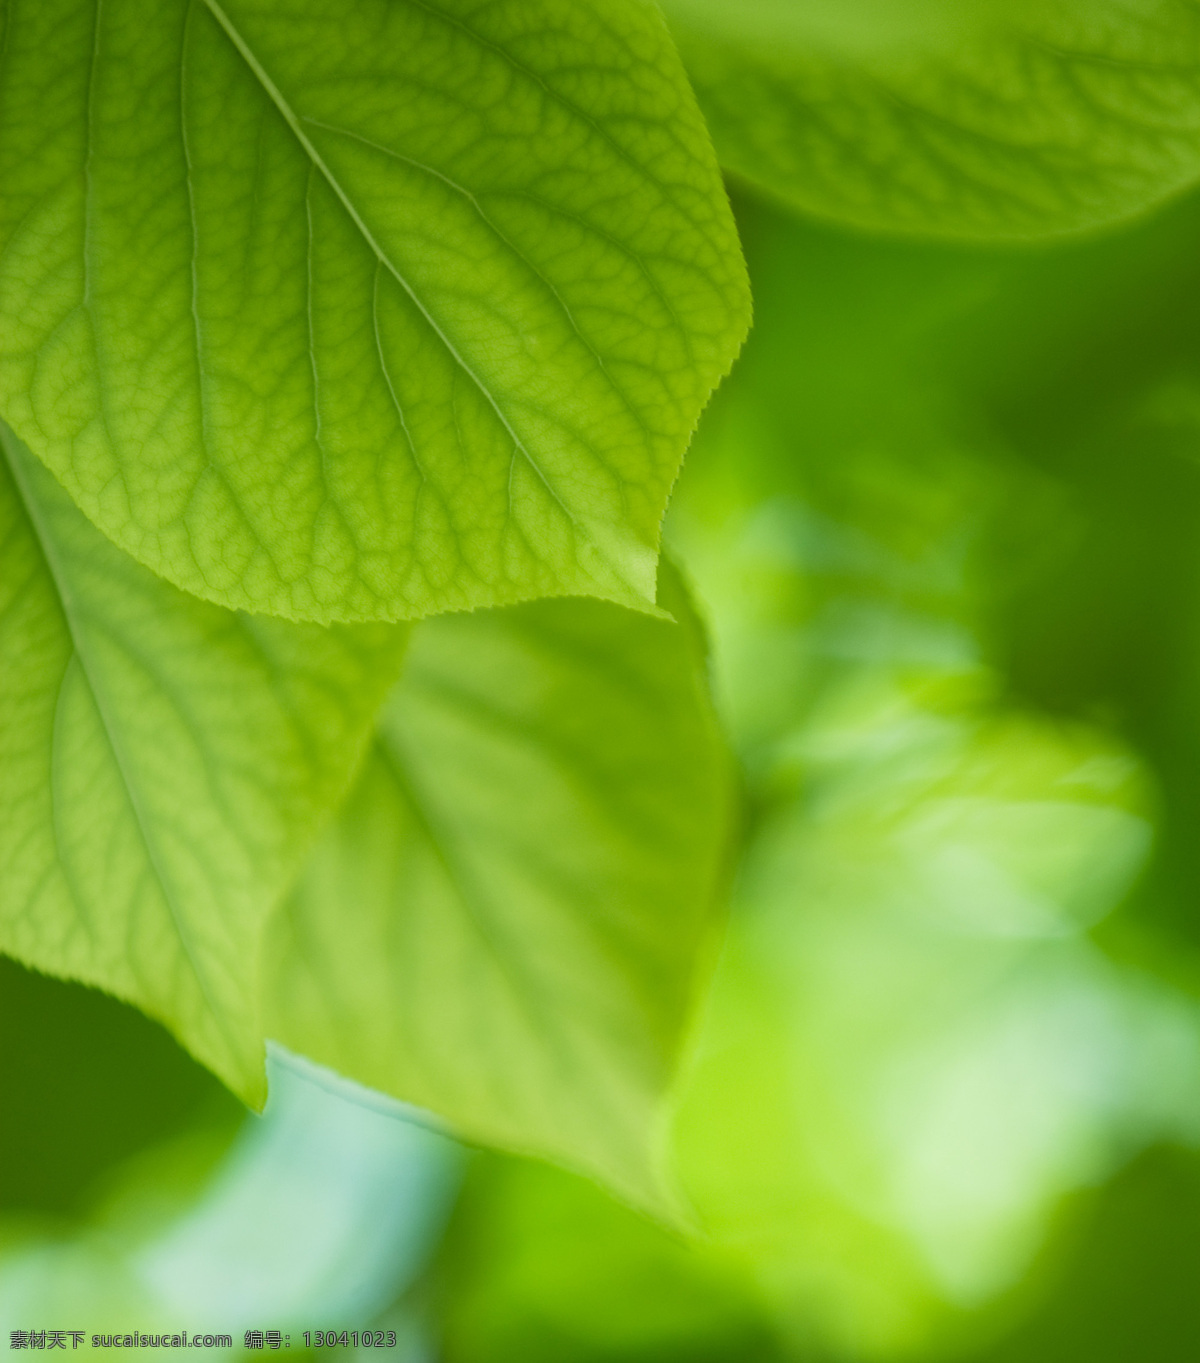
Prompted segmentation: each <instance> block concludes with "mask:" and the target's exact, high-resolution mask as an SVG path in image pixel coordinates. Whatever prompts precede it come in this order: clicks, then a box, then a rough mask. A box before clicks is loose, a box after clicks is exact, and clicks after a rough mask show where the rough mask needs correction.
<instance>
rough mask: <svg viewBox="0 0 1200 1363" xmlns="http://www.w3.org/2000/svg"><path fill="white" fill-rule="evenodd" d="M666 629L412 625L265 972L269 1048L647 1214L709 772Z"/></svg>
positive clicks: (693, 919)
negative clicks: (277, 1045)
mask: <svg viewBox="0 0 1200 1363" xmlns="http://www.w3.org/2000/svg"><path fill="white" fill-rule="evenodd" d="M663 576H664V582H663V586H664V591H663V594H662V595H660V601H661V603H662V604H663V606H664V607H666V608H667V609H669V610H671V611H672V612H673V613H675V614H676V616H677V617H679V618H680V619H681V620H682V621H683V623H682V624H673V623H671V622H669V621H664V620H655V619H652V618H650V617H648V616H645V615H639V614H635V613H633V612H629V611H626V610H622V609H620V608H617V607H614V606H611V605H607V604H604V603H601V602H595V601H591V602H588V601H584V602H565V601H564V602H537V603H533V604H530V605H525V606H520V607H514V608H511V609H508V610H504V611H494V612H488V613H483V614H476V615H463V616H445V617H441V618H439V619H437V620H431V621H426V622H424V623H423V624H421V625H419V626H418V627H417V629H416V631H415V633H414V635H413V642H412V647H411V650H410V653H409V655H408V661H407V664H406V668H405V673H404V677H403V679H402V680H401V682H400V685H399V687H398V688H397V690H396V692H395V693H394V695H393V697H392V700H391V702H390V704H389V706H388V708H387V710H386V711H385V717H384V720H383V724H382V727H381V729H380V732H379V737H378V740H377V742H376V745H375V749H374V751H373V752H372V754H371V757H370V759H369V760H368V762H367V764H366V766H365V768H364V770H363V773H362V776H361V777H360V780H359V784H358V786H357V788H356V790H355V791H354V793H353V794H352V795H351V797H350V799H349V801H348V802H347V803H346V805H345V806H344V808H343V813H342V816H341V818H340V820H339V822H338V823H337V825H336V826H335V827H334V828H333V829H332V831H331V832H330V833H329V834H328V835H327V836H326V838H325V839H324V840H323V842H322V843H321V845H320V847H319V849H318V851H317V853H316V855H315V857H314V859H313V861H312V863H311V864H310V866H309V869H308V872H307V874H306V876H305V877H304V879H303V880H302V881H301V884H300V886H299V889H298V891H297V893H296V895H295V897H294V898H293V900H292V902H291V905H290V908H289V911H288V912H287V914H286V915H285V916H281V917H279V918H277V919H276V920H275V927H276V928H277V932H276V933H275V940H274V942H273V944H272V945H271V947H270V948H269V950H268V959H269V961H270V962H271V963H272V965H273V967H274V970H275V974H274V984H273V986H272V987H271V988H270V989H269V991H268V992H269V996H270V998H271V1005H270V1012H269V1026H268V1030H269V1031H270V1033H271V1035H272V1036H274V1037H276V1038H277V1039H278V1040H280V1041H282V1042H283V1043H284V1045H286V1046H288V1047H290V1048H291V1049H292V1050H296V1051H301V1052H304V1053H305V1054H307V1055H309V1056H311V1057H313V1058H314V1059H316V1060H318V1061H320V1062H321V1063H323V1064H326V1065H328V1066H330V1067H332V1068H334V1069H337V1070H339V1071H341V1072H342V1073H344V1074H347V1075H349V1076H350V1077H352V1078H354V1079H356V1080H358V1081H360V1082H362V1083H365V1084H368V1085H370V1086H371V1087H372V1088H375V1089H380V1090H383V1091H386V1092H388V1093H392V1094H395V1095H396V1096H398V1097H400V1098H403V1099H405V1100H407V1101H411V1102H414V1103H418V1104H420V1105H422V1106H424V1107H427V1108H432V1109H433V1110H434V1111H436V1112H438V1113H440V1114H441V1115H443V1116H444V1117H446V1118H447V1119H449V1121H450V1122H451V1123H452V1125H453V1127H454V1128H455V1130H456V1132H458V1133H459V1134H461V1135H463V1136H465V1137H466V1138H467V1139H470V1140H479V1141H483V1142H486V1143H491V1144H495V1145H499V1146H502V1147H507V1148H509V1149H514V1150H517V1151H521V1152H525V1153H533V1154H538V1155H544V1156H548V1157H550V1158H552V1159H556V1160H559V1161H561V1162H564V1163H566V1164H569V1165H572V1166H574V1167H576V1168H579V1169H582V1170H584V1171H586V1172H588V1173H590V1174H592V1175H594V1176H598V1177H600V1178H602V1179H604V1180H606V1181H608V1182H609V1183H610V1184H611V1185H613V1186H614V1187H615V1188H616V1189H617V1190H618V1191H620V1192H621V1193H622V1194H624V1195H625V1196H626V1197H628V1198H630V1199H631V1200H633V1201H635V1202H638V1203H640V1204H642V1205H657V1206H659V1207H660V1208H661V1207H662V1206H663V1205H664V1200H665V1199H664V1196H663V1193H662V1189H661V1186H660V1184H659V1182H658V1179H657V1173H656V1169H655V1161H654V1149H653V1147H654V1140H655V1132H656V1122H657V1111H658V1102H659V1098H660V1096H661V1094H662V1091H663V1089H664V1086H665V1085H666V1083H667V1080H668V1078H669V1075H670V1073H671V1071H672V1068H673V1064H674V1061H675V1057H676V1050H677V1046H678V1042H679V1034H680V1029H681V1026H682V1024H683V1020H684V1017H685V1014H686V1013H687V1011H688V1005H689V1002H690V998H691V992H692V988H693V982H694V979H695V976H696V968H697V961H698V956H699V955H700V953H701V951H702V947H703V945H704V943H705V942H706V941H707V938H708V934H709V932H710V930H711V927H712V923H713V918H712V910H713V907H714V901H715V896H716V891H717V881H718V878H719V872H720V868H721V866H722V862H723V851H724V845H725V838H726V828H727V820H728V813H729V806H728V782H727V778H728V768H727V766H726V760H725V756H724V752H723V749H722V746H721V743H720V740H719V737H718V732H717V729H716V726H715V722H714V718H713V715H712V713H711V710H710V705H709V700H708V694H707V688H706V685H705V679H704V660H703V656H702V653H701V650H700V648H699V645H698V640H697V637H696V631H695V627H694V624H692V623H691V622H690V620H689V607H688V605H687V602H686V600H685V598H684V596H683V593H682V591H681V589H680V587H679V585H678V583H677V582H676V581H675V580H674V579H673V577H672V575H671V573H670V570H669V569H666V568H664V575H663Z"/></svg>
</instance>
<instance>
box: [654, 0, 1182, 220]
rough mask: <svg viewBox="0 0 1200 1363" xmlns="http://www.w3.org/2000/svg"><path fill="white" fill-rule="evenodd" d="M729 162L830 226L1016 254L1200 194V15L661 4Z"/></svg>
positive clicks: (1079, 1)
mask: <svg viewBox="0 0 1200 1363" xmlns="http://www.w3.org/2000/svg"><path fill="white" fill-rule="evenodd" d="M663 8H664V9H665V11H666V12H667V16H668V19H669V21H670V22H671V25H672V28H673V30H674V32H675V34H676V37H677V39H678V41H679V45H680V48H681V51H682V53H683V56H684V59H685V62H686V64H687V67H688V71H689V74H690V75H691V77H692V80H693V83H694V85H695V87H696V90H697V93H698V95H699V98H700V102H701V106H702V107H703V109H704V111H705V113H706V115H707V117H708V119H709V124H710V127H711V128H712V132H713V138H714V140H715V142H716V146H717V152H718V155H719V156H720V158H721V162H722V164H723V165H725V166H727V167H728V168H730V169H732V170H735V171H737V172H739V173H740V174H742V175H745V176H746V177H747V178H748V179H750V180H752V181H753V182H755V183H756V184H758V185H761V186H763V187H765V188H766V189H768V190H770V191H771V192H773V193H775V194H778V195H781V196H783V197H784V198H785V199H787V200H789V201H790V202H791V203H792V204H793V205H795V206H797V207H799V208H801V209H803V210H804V211H806V212H810V213H815V214H817V215H819V216H821V217H826V218H833V219H835V220H837V221H839V222H846V223H851V224H854V225H856V226H861V227H866V228H872V229H882V230H886V231H901V232H906V233H909V232H916V233H921V234H931V235H936V236H961V237H981V238H1000V239H1003V238H1023V237H1038V236H1043V235H1047V234H1058V233H1065V232H1075V231H1080V230H1083V229H1087V228H1092V227H1096V226H1099V225H1101V224H1104V223H1108V222H1114V221H1118V220H1121V219H1124V218H1128V217H1130V216H1132V215H1135V214H1137V213H1139V212H1141V211H1143V210H1145V209H1146V208H1148V207H1150V206H1152V205H1154V204H1156V203H1159V202H1160V201H1162V200H1164V199H1166V198H1168V197H1169V196H1171V195H1173V194H1176V193H1178V192H1179V191H1181V190H1183V189H1186V188H1187V187H1188V186H1190V185H1192V184H1193V183H1194V182H1195V181H1196V180H1197V178H1200V140H1198V138H1197V134H1198V133H1200V7H1197V6H1196V4H1195V3H1194V0H1146V3H1138V4H1129V3H1127V2H1126V0H1051V3H1045V2H1044V0H854V2H853V3H847V0H814V2H813V3H806V4H803V5H800V4H792V3H790V2H789V0H745V3H743V4H740V5H736V6H732V5H725V4H723V3H720V0H663Z"/></svg>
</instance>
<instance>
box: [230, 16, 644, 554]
mask: <svg viewBox="0 0 1200 1363" xmlns="http://www.w3.org/2000/svg"><path fill="white" fill-rule="evenodd" d="M204 4H205V6H206V7H207V9H208V11H209V13H210V14H211V15H212V16H213V18H214V19H215V20H216V22H217V23H218V24H219V25H220V27H221V29H222V31H223V32H224V34H225V36H226V37H227V38H228V39H229V41H230V42H231V43H232V44H233V46H234V48H235V49H236V50H237V52H238V54H239V56H241V58H242V60H243V61H244V62H245V63H246V65H247V66H248V67H249V69H250V72H251V74H252V75H253V76H254V78H255V79H256V80H257V81H258V83H259V85H260V86H261V87H262V89H263V91H264V92H265V93H266V95H267V97H268V98H269V99H270V100H271V102H272V104H274V106H275V108H276V109H277V110H278V111H279V114H280V117H281V118H282V119H283V120H284V122H285V123H286V124H287V125H288V127H289V128H290V129H291V131H292V134H293V136H294V137H295V138H296V141H297V142H298V143H299V144H300V147H301V150H302V151H303V152H304V154H305V155H306V156H307V157H308V159H309V160H310V162H311V163H312V164H313V165H314V166H315V167H316V169H317V170H319V171H320V173H321V175H322V176H323V177H324V179H325V182H326V184H328V185H329V187H330V189H331V190H333V192H334V194H335V195H336V196H337V198H338V202H339V203H340V204H341V205H342V207H343V208H344V209H345V210H346V213H347V214H348V215H349V217H350V220H351V222H353V223H354V225H355V227H356V228H357V229H358V232H359V234H360V236H361V237H362V239H363V241H364V242H365V243H366V245H367V246H368V248H369V249H370V250H371V252H372V253H373V254H374V256H375V258H376V259H377V260H378V261H380V263H381V264H383V265H384V266H385V268H386V269H387V270H388V272H389V273H390V274H391V276H392V278H393V279H395V281H396V283H397V284H399V285H400V287H401V288H402V289H403V290H404V292H405V293H406V294H407V295H408V297H409V298H410V299H411V300H412V302H413V305H414V306H415V307H416V308H417V310H418V311H419V312H420V314H421V316H422V317H423V318H424V319H425V321H426V322H427V323H428V325H429V327H430V328H431V329H432V331H433V332H434V334H435V335H436V336H437V338H438V340H439V341H440V342H441V343H442V345H443V346H444V347H445V349H446V352H447V354H449V355H450V357H451V358H452V359H453V360H454V362H455V364H457V365H458V367H459V368H460V369H461V370H462V371H463V373H464V374H466V376H467V377H468V378H469V379H470V380H471V382H472V383H473V384H474V385H475V387H476V388H477V389H478V390H479V392H480V393H481V394H482V395H483V398H484V400H485V401H486V402H487V404H488V406H489V407H490V408H491V409H492V411H493V412H494V413H495V414H496V418H497V420H498V421H499V422H500V424H501V425H502V426H503V427H504V430H505V432H506V433H507V435H508V437H509V439H510V440H512V442H513V444H514V445H515V447H516V449H517V450H518V451H519V452H520V453H521V454H522V455H523V456H524V457H525V459H526V460H527V461H528V463H529V466H530V468H532V469H533V471H534V473H536V474H537V476H538V478H539V479H541V481H542V483H543V485H544V486H545V488H546V491H547V492H548V493H549V494H550V496H551V497H552V498H553V499H554V502H555V503H556V504H557V505H558V506H559V507H560V508H561V510H562V512H563V514H564V515H565V516H566V517H567V519H568V520H569V521H570V523H571V525H572V526H573V527H574V528H575V529H576V530H577V531H580V532H581V533H583V534H584V535H585V536H586V538H587V539H588V541H589V542H591V543H593V544H594V545H595V547H596V548H597V549H600V550H601V552H602V553H603V548H602V546H601V545H599V544H598V543H596V541H595V540H594V539H593V537H592V536H591V535H590V534H588V532H587V530H586V527H585V525H583V524H582V523H581V522H580V521H579V520H578V518H577V517H576V515H575V513H574V512H573V511H572V510H571V508H570V507H569V506H568V505H567V504H566V502H565V501H564V500H563V498H562V496H561V495H560V494H559V492H558V490H557V489H556V488H555V487H554V485H553V483H552V482H551V481H550V479H549V477H548V476H547V474H546V471H545V470H544V469H543V468H542V466H541V465H540V464H539V463H538V461H537V460H536V459H535V458H534V457H533V455H532V454H531V453H530V451H529V449H528V447H527V446H526V445H525V442H524V441H523V440H522V439H521V437H520V436H519V435H518V434H517V432H516V431H515V430H514V429H513V426H512V424H511V422H510V421H509V419H508V417H507V416H505V414H504V410H503V408H502V407H501V406H500V403H499V402H498V401H497V399H496V397H495V396H494V395H493V393H492V391H491V389H490V388H488V386H487V384H485V383H484V381H483V379H482V378H481V377H480V376H479V375H478V374H477V373H476V372H475V370H474V369H473V368H472V367H471V366H470V365H469V364H468V363H467V361H466V360H465V359H464V357H463V356H462V354H461V353H460V351H459V350H458V347H457V346H456V345H455V344H454V342H453V341H452V340H451V339H450V337H449V336H447V334H446V332H445V331H444V330H443V329H442V327H441V325H440V324H439V323H438V321H437V319H436V318H435V317H434V315H433V314H432V313H431V312H430V310H429V308H428V307H427V306H426V304H425V303H424V301H423V300H422V299H421V297H420V296H419V295H418V293H417V291H416V290H415V289H414V288H413V286H412V285H411V284H410V283H409V281H408V280H407V279H406V278H405V277H404V276H403V275H402V274H401V273H400V271H399V270H398V269H397V268H396V265H395V263H394V262H393V261H392V260H391V258H390V257H389V256H388V254H387V253H386V252H385V251H384V249H383V248H382V247H381V246H380V244H379V243H378V241H376V239H375V234H374V233H373V232H372V231H371V229H370V228H369V227H368V226H367V224H366V222H365V221H364V220H363V218H362V215H361V214H360V213H359V211H358V209H357V208H356V207H355V206H354V203H353V201H352V200H351V198H350V195H349V194H348V193H347V192H346V190H345V189H344V188H343V186H342V184H341V182H340V181H339V180H338V178H337V176H335V175H334V173H333V171H332V170H331V169H330V168H329V166H328V165H327V164H326V162H325V159H324V158H323V157H322V156H321V154H320V152H319V151H318V150H317V148H316V147H315V146H314V145H313V143H312V141H311V140H310V139H309V138H308V136H307V135H306V134H305V132H304V129H303V127H302V126H301V119H300V117H299V116H298V115H297V114H296V111H295V110H294V109H293V108H292V106H291V104H290V103H289V102H288V100H287V99H286V98H285V97H284V94H283V91H282V90H280V88H279V87H278V85H276V84H275V82H274V81H273V80H272V79H271V76H270V74H269V73H268V71H267V69H266V68H265V67H264V66H263V64H262V62H260V61H259V59H258V57H257V56H256V55H255V54H254V51H253V49H252V48H251V47H250V45H249V43H248V42H247V41H246V39H245V38H244V37H243V36H242V34H241V32H240V30H239V29H238V28H237V26H236V25H235V24H234V23H233V20H232V19H230V17H229V15H228V14H227V13H226V12H225V10H224V8H223V7H222V6H221V5H220V3H219V2H218V0H204ZM605 556H606V557H607V555H605ZM613 566H617V565H613Z"/></svg>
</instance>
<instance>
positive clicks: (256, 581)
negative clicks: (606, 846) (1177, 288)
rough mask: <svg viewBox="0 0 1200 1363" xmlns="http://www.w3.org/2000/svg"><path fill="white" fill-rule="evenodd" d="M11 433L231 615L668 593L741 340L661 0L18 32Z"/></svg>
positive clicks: (699, 142)
mask: <svg viewBox="0 0 1200 1363" xmlns="http://www.w3.org/2000/svg"><path fill="white" fill-rule="evenodd" d="M0 9H2V11H3V13H2V16H0V17H2V18H3V21H4V24H5V25H6V27H5V29H4V42H3V46H2V47H0V52H2V53H3V57H2V61H3V67H2V69H0V184H3V186H4V193H3V200H2V202H0V408H2V409H3V412H4V415H5V416H6V418H7V419H8V421H9V422H10V423H11V425H12V426H13V427H14V429H15V430H16V431H17V432H18V434H20V435H21V436H22V437H23V438H24V439H25V440H26V441H27V442H28V443H29V445H30V447H31V448H32V449H33V450H34V451H35V453H37V454H38V455H39V456H40V457H41V458H42V459H43V460H45V462H46V463H47V464H48V465H49V466H50V468H51V469H52V470H53V471H54V472H55V473H56V474H57V475H58V477H59V478H60V479H61V480H62V481H63V483H64V485H65V486H66V487H67V489H68V490H69V491H70V493H71V494H72V496H73V497H74V498H75V499H76V501H77V502H78V503H79V505H80V506H81V507H82V508H83V509H84V510H85V511H86V512H87V514H88V515H89V516H90V517H91V518H92V520H94V521H95V523H96V524H97V525H99V526H100V527H101V528H102V529H103V530H104V531H105V533H106V534H107V535H108V536H109V537H110V538H111V539H113V540H115V541H116V542H117V543H118V544H119V545H120V546H121V547H122V548H123V549H125V550H126V551H127V552H129V553H130V554H132V555H133V556H134V557H135V558H137V559H139V560H140V561H141V562H143V563H146V564H148V565H149V566H150V567H152V568H153V569H154V570H155V571H156V572H158V573H159V574H161V575H162V576H165V577H167V578H168V579H169V580H171V581H172V582H174V583H176V584H177V585H179V586H181V587H184V588H185V589H187V590H189V591H191V592H194V593H196V594H198V595H200V596H203V597H205V598H208V599H211V600H214V601H216V602H218V603H220V604H223V605H226V606H233V607H238V608H246V609H251V610H257V611H262V612H266V613H268V614H278V615H284V616H287V617H290V618H296V619H315V620H321V621H329V620H334V619H341V620H348V619H397V618H411V617H415V616H420V615H424V614H428V613H431V612H436V611H440V610H447V609H457V608H462V607H467V606H477V605H489V604H496V603H504V602H510V601H519V600H524V599H529V598H533V597H538V596H544V595H579V594H583V595H597V596H602V597H607V598H611V599H614V600H619V601H623V602H626V603H632V604H635V605H636V604H641V605H642V606H645V607H648V606H650V605H651V604H652V602H653V595H654V572H655V561H656V555H657V549H658V530H659V522H660V520H661V517H662V512H663V508H664V506H665V504H666V499H667V493H668V491H669V489H670V486H671V483H672V481H673V480H674V478H675V475H676V472H677V470H678V468H679V463H680V459H681V457H682V454H683V450H684V447H685V445H686V443H687V439H688V437H689V435H690V433H691V431H692V428H693V426H694V425H695V422H696V418H697V416H698V414H699V412H700V409H701V407H702V405H703V403H704V402H705V400H706V398H707V396H708V394H709V392H710V391H711V389H712V387H713V385H714V384H715V383H716V382H717V381H718V380H719V378H720V377H721V375H722V374H723V373H724V372H725V370H726V369H727V368H728V366H729V364H730V361H731V359H732V357H733V355H734V353H735V351H736V349H737V346H738V344H739V343H740V341H741V338H742V335H743V333H744V331H745V328H746V322H747V315H748V294H747V290H746V284H745V278H744V270H743V266H742V262H741V256H740V252H739V250H738V246H737V237H736V233H735V230H734V226H733V221H732V218H731V216H730V213H729V208H728V204H727V202H726V200H725V196H724V191H723V189H722V186H721V183H720V179H719V176H718V174H717V170H716V166H715V163H714V161H713V158H712V153H711V149H710V147H709V143H708V138H707V134H706V133H705V131H704V127H703V123H702V121H701V118H700V115H699V112H698V110H697V109H696V107H695V103H694V100H693V98H692V95H691V92H690V89H689V87H688V84H687V81H686V79H685V77H684V75H683V72H682V68H681V67H680V65H679V62H678V58H677V56H676V54H675V51H674V48H673V46H672V44H671V41H670V38H669V37H668V35H667V33H666V30H665V28H664V27H663V23H662V20H661V18H660V17H659V15H658V13H657V10H656V9H655V8H654V7H652V6H650V5H648V4H646V3H644V2H643V0H604V2H603V3H601V2H600V0H490V2H488V3H484V0H350V3H333V0H282V3H281V2H280V0H136V2H135V0H106V2H105V3H104V4H99V3H96V4H81V3H79V0H47V3H45V4H39V5H36V6H34V5H25V6H21V7H17V6H16V5H14V4H12V3H11V2H10V3H8V4H7V6H3V7H0Z"/></svg>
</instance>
